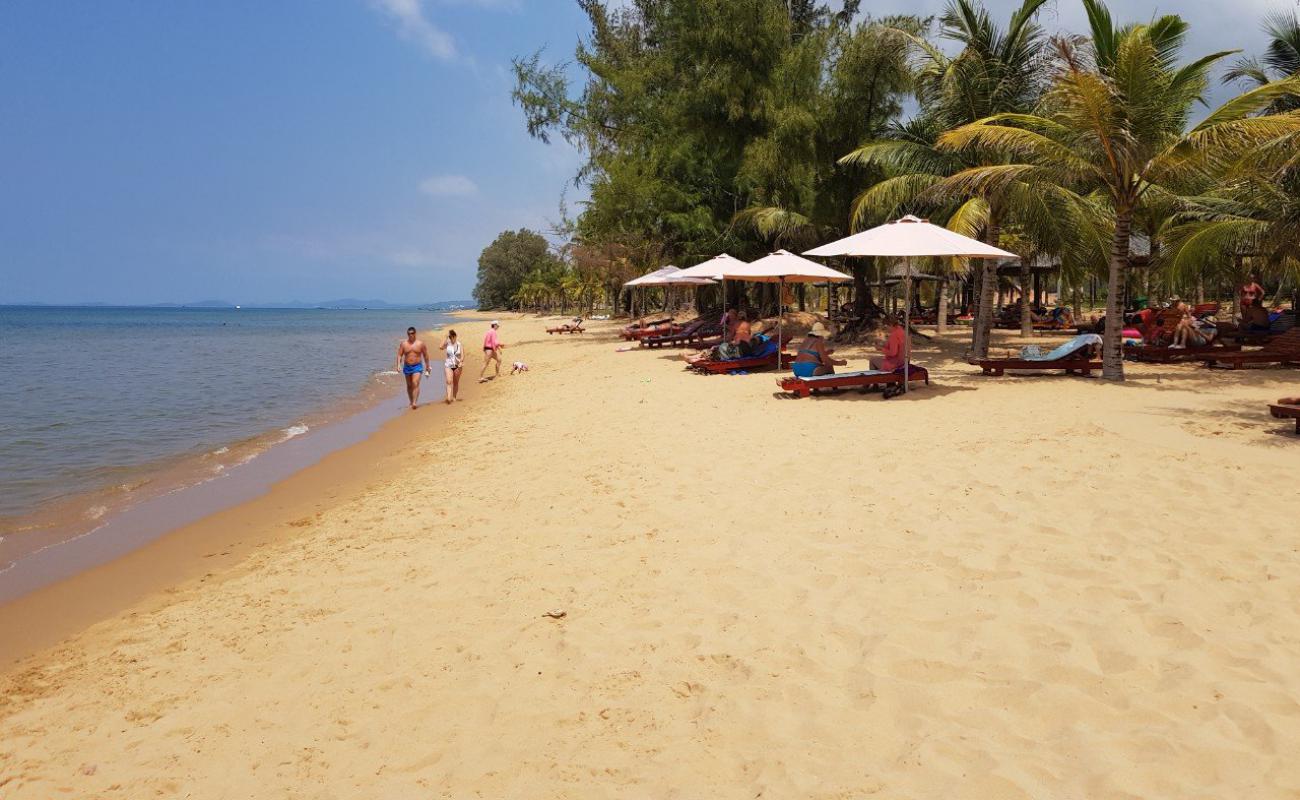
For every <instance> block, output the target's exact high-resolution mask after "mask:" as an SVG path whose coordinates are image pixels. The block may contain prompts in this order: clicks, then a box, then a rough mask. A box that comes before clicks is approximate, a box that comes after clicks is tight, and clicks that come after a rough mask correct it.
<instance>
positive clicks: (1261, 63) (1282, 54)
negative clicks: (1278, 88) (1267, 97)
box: [1223, 11, 1300, 113]
mask: <svg viewBox="0 0 1300 800" xmlns="http://www.w3.org/2000/svg"><path fill="white" fill-rule="evenodd" d="M1263 28H1264V32H1265V33H1267V34H1268V38H1269V42H1268V47H1267V48H1265V50H1264V57H1263V58H1254V57H1252V58H1239V59H1237V61H1235V62H1234V63H1233V65H1232V69H1230V70H1228V71H1227V72H1226V73H1225V74H1224V76H1223V80H1224V82H1225V83H1228V82H1233V81H1236V82H1243V83H1246V84H1247V85H1253V86H1263V85H1265V84H1268V83H1271V82H1273V81H1277V80H1282V79H1284V78H1290V77H1292V76H1294V75H1297V74H1300V17H1297V16H1296V12H1295V11H1290V12H1283V11H1278V12H1274V13H1272V14H1269V15H1268V16H1267V17H1265V18H1264V25H1263ZM1297 108H1300V100H1297V99H1296V98H1294V97H1280V98H1278V99H1277V100H1275V101H1274V102H1273V103H1271V104H1270V105H1269V108H1268V111H1269V112H1270V113H1277V112H1279V111H1294V110H1296V109H1297Z"/></svg>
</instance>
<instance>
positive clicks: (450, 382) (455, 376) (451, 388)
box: [442, 330, 465, 405]
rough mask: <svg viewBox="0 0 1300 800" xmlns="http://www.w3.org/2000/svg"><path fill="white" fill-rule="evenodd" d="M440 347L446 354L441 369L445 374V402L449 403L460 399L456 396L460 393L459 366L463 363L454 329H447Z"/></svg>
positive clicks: (462, 355)
mask: <svg viewBox="0 0 1300 800" xmlns="http://www.w3.org/2000/svg"><path fill="white" fill-rule="evenodd" d="M442 349H443V352H444V353H446V354H447V355H446V360H445V361H443V362H442V371H443V373H444V374H446V376H447V403H448V405H450V404H451V403H452V402H454V401H456V400H459V399H460V398H459V397H457V395H458V394H460V373H461V367H463V366H464V365H465V355H464V352H463V351H462V350H461V347H460V342H459V341H458V340H457V339H456V332H455V331H453V330H449V331H447V338H445V339H443V340H442Z"/></svg>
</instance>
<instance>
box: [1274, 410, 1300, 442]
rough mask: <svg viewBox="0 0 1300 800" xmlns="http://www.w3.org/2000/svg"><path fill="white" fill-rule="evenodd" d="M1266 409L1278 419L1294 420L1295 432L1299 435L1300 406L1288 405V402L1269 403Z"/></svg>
mask: <svg viewBox="0 0 1300 800" xmlns="http://www.w3.org/2000/svg"><path fill="white" fill-rule="evenodd" d="M1268 410H1269V413H1271V414H1272V415H1273V416H1275V417H1277V418H1278V419H1293V420H1295V432H1296V434H1297V435H1300V406H1297V405H1290V404H1289V403H1271V404H1270V405H1269V407H1268Z"/></svg>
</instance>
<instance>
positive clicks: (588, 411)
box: [0, 316, 1300, 800]
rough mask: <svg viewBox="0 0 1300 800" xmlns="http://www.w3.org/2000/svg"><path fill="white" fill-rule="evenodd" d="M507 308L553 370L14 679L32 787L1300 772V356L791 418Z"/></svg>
mask: <svg viewBox="0 0 1300 800" xmlns="http://www.w3.org/2000/svg"><path fill="white" fill-rule="evenodd" d="M502 319H503V334H502V338H503V340H504V341H505V342H506V343H507V345H508V346H509V347H510V349H509V350H507V354H508V355H507V358H508V359H509V360H514V359H516V358H518V359H521V360H524V361H527V362H528V363H529V365H530V367H531V368H532V369H531V371H530V372H529V373H527V374H526V375H523V376H518V377H512V378H507V379H504V380H502V381H498V382H495V383H493V384H489V385H488V386H487V387H485V388H486V390H480V389H482V388H484V387H479V386H478V385H477V384H474V383H470V384H466V389H467V391H466V395H467V397H469V398H470V399H468V400H467V401H466V403H465V404H464V405H465V406H466V409H465V411H464V412H463V413H451V414H447V415H441V416H442V419H437V418H436V417H435V415H432V414H431V415H429V416H428V417H424V416H423V415H424V411H423V410H422V411H421V412H419V413H417V414H411V415H408V416H406V417H404V418H402V419H399V420H396V421H394V423H393V424H391V425H390V426H388V427H386V428H385V429H383V430H382V431H380V433H379V434H378V435H377V436H376V437H372V439H370V440H367V442H365V443H362V444H361V445H359V446H358V447H357V448H356V449H354V450H350V451H348V453H349V455H348V456H347V457H339V458H332V459H331V458H327V459H326V460H325V461H323V462H322V463H321V464H320V465H317V467H314V468H312V469H311V470H308V471H305V472H304V473H301V474H299V475H298V476H295V477H293V478H290V479H289V480H288V481H286V482H285V483H284V484H282V485H280V486H278V487H277V488H276V490H275V491H274V492H273V493H272V494H273V495H275V497H276V498H277V499H276V501H275V502H272V501H271V500H269V499H267V498H263V499H262V500H260V501H254V502H253V503H250V504H246V505H244V506H241V507H239V508H238V509H234V510H232V511H230V512H225V513H224V514H223V515H218V516H217V517H214V518H211V519H210V520H207V521H206V523H207V529H206V533H207V534H208V535H210V536H212V537H213V538H212V541H213V542H238V544H237V545H236V546H235V548H234V549H231V550H230V551H228V552H227V551H216V550H212V551H207V552H212V553H214V555H213V556H212V557H211V558H209V559H206V560H201V561H199V559H201V557H202V556H203V555H205V554H206V553H205V552H203V551H202V550H199V551H196V552H195V553H193V554H192V555H193V556H194V558H195V560H196V561H197V562H198V563H199V567H198V569H197V570H196V571H195V573H194V575H193V576H192V578H189V579H186V580H183V581H182V580H177V581H173V583H172V585H170V586H168V587H166V588H164V589H163V590H162V591H159V592H156V593H154V594H151V595H149V596H148V597H147V598H145V599H143V600H139V601H137V602H134V603H130V604H128V607H126V608H125V609H124V610H123V611H120V612H116V613H113V614H111V615H110V618H106V619H104V620H103V621H102V622H100V623H97V624H94V625H91V626H90V627H88V628H85V629H84V630H81V631H80V632H77V633H75V634H73V635H71V636H69V637H67V638H65V639H63V640H62V641H61V642H60V643H59V644H57V645H55V646H53V647H51V648H48V649H45V650H43V651H41V652H40V653H38V654H36V655H34V656H33V657H30V658H27V659H25V660H23V661H22V662H21V663H20V664H18V665H16V666H15V668H13V669H11V670H9V671H8V672H4V673H2V674H0V687H3V689H2V690H0V740H3V741H5V742H6V745H7V747H4V748H0V781H7V783H5V784H4V790H5V791H6V792H7V793H8V794H6V797H9V796H10V795H12V797H13V800H27V799H28V798H31V799H32V800H43V799H44V798H47V797H51V796H57V795H60V794H68V795H69V796H73V795H76V796H81V795H85V796H101V795H104V796H111V795H114V794H123V793H124V794H126V795H130V796H136V795H152V794H160V795H166V796H183V795H186V794H191V795H194V796H202V795H205V794H211V793H212V792H213V788H212V787H216V786H219V787H221V788H222V791H224V792H225V793H226V794H229V795H231V796H238V797H247V798H264V797H265V798H271V797H284V796H290V795H292V796H316V795H319V796H322V797H325V796H358V797H360V796H393V797H407V796H412V797H414V796H428V795H430V794H433V795H437V794H439V793H440V792H441V793H442V794H444V795H446V796H449V797H450V796H455V797H459V796H484V797H513V796H539V797H540V796H544V797H572V796H617V797H642V796H651V795H654V794H656V793H658V794H664V793H665V792H666V793H669V794H673V793H676V794H684V795H689V796H711V797H723V798H730V797H736V798H740V797H749V798H752V797H756V796H760V795H761V796H764V797H832V796H835V797H850V796H855V797H856V796H865V795H872V794H877V795H880V796H891V797H893V796H899V797H903V796H906V797H935V796H953V797H960V798H972V800H973V799H974V798H986V797H999V798H1030V797H1074V796H1085V795H1086V796H1089V797H1183V796H1194V795H1212V796H1216V797H1217V796H1223V797H1235V796H1251V797H1284V796H1290V795H1291V794H1293V793H1294V788H1295V787H1297V786H1300V766H1298V765H1297V764H1296V763H1295V761H1294V759H1291V758H1290V757H1289V753H1291V752H1294V751H1295V750H1296V749H1297V748H1298V747H1300V706H1297V704H1296V702H1295V698H1296V697H1298V696H1300V677H1297V676H1296V675H1295V674H1294V670H1291V669H1289V665H1291V664H1294V663H1295V661H1296V659H1297V658H1300V614H1297V612H1296V608H1297V603H1298V602H1300V594H1297V591H1298V590H1297V587H1300V555H1298V554H1297V551H1296V549H1295V546H1294V542H1293V541H1292V539H1291V537H1288V536H1287V535H1286V528H1285V525H1281V527H1279V523H1278V522H1277V520H1289V519H1293V518H1294V517H1295V516H1296V515H1297V514H1300V497H1298V496H1297V495H1296V494H1295V492H1294V491H1293V488H1294V487H1293V484H1294V480H1293V474H1294V470H1293V462H1294V457H1295V452H1296V448H1297V447H1298V446H1300V442H1297V441H1296V439H1295V437H1294V435H1293V434H1291V433H1290V425H1289V424H1288V423H1285V422H1281V421H1276V420H1271V418H1270V417H1268V414H1267V409H1266V406H1265V405H1264V404H1265V403H1266V402H1270V401H1272V400H1274V399H1275V398H1276V397H1277V396H1280V395H1281V394H1284V393H1285V392H1286V391H1287V389H1288V388H1289V387H1290V386H1291V385H1292V384H1293V381H1294V379H1295V373H1294V372H1293V371H1288V370H1243V371H1240V372H1218V371H1215V372H1211V371H1209V370H1205V369H1202V368H1199V367H1197V366H1194V365H1184V366H1163V365H1134V366H1133V367H1132V370H1131V372H1130V380H1129V381H1128V382H1127V383H1125V384H1124V385H1114V384H1108V383H1105V382H1102V381H1100V380H1097V379H1085V378H1066V377H1061V376H1046V377H1026V378H1006V379H1000V378H985V377H982V376H980V375H979V374H978V369H977V368H974V367H971V366H970V365H967V364H964V363H962V362H960V361H959V355H960V351H961V349H962V347H963V346H964V340H963V337H962V335H961V334H960V333H958V334H954V335H950V336H948V337H946V338H942V337H941V338H937V339H936V340H934V341H929V342H924V343H921V342H918V343H917V344H916V345H915V357H914V360H915V361H916V362H917V363H919V364H921V365H923V366H925V367H927V368H928V369H929V371H930V376H931V385H930V386H928V387H925V388H917V389H916V390H914V391H913V392H911V393H909V394H907V395H904V396H900V397H895V398H892V399H890V400H888V401H884V400H882V399H881V398H880V396H879V395H878V394H877V395H859V394H857V393H847V394H842V395H839V396H825V397H822V398H809V399H799V400H796V399H791V398H789V397H785V396H779V395H777V394H776V392H775V389H776V387H775V386H774V385H773V383H774V375H773V373H771V372H766V373H755V374H752V375H735V376H722V375H718V376H701V375H697V374H692V373H689V372H687V371H685V370H683V368H682V358H681V356H682V354H681V352H680V351H674V352H662V351H655V350H642V349H638V350H634V351H629V352H620V349H621V348H622V346H623V343H621V342H618V341H617V340H616V339H615V336H614V330H615V328H616V324H611V323H594V324H592V325H591V326H590V327H591V331H590V332H589V333H587V334H582V335H580V336H565V337H548V336H547V335H546V334H545V332H544V328H545V327H546V325H547V324H548V322H547V321H546V320H541V319H536V318H528V319H511V318H510V317H508V316H503V317H502ZM456 328H457V329H458V331H460V332H461V333H462V334H463V335H465V337H466V341H467V342H469V343H471V344H472V343H474V339H473V337H474V336H476V335H478V334H476V333H475V332H473V331H474V330H475V326H474V324H473V323H462V321H460V320H458V321H457V323H456ZM477 330H478V331H481V328H477ZM998 336H999V346H1001V345H1005V344H1007V343H1010V342H1013V341H1015V338H1014V337H1013V336H1008V335H1002V334H999V335H998ZM868 351H869V348H867V347H859V346H845V347H843V348H842V349H841V350H840V351H839V355H841V356H842V357H845V358H847V359H848V360H849V362H850V364H849V367H848V369H853V368H855V367H857V366H858V365H860V364H862V363H863V361H864V360H865V358H866V357H867V355H868ZM478 364H481V362H478ZM469 368H470V379H471V380H473V379H474V376H476V374H477V368H478V365H477V364H476V363H475V362H474V361H473V360H471V361H470V362H469ZM471 393H472V394H471ZM1153 467H1154V468H1155V470H1154V471H1153ZM1242 509H1245V510H1246V513H1242ZM189 538H190V537H188V536H185V537H182V536H170V537H167V538H166V539H165V540H163V541H172V542H176V541H185V540H188V539H189ZM161 556H162V554H161V553H159V552H157V551H155V557H156V558H155V563H164V562H162V561H160V560H157V559H159V558H161ZM205 573H206V574H205ZM82 588H83V589H84V590H86V591H93V590H94V585H93V584H92V583H83V584H82ZM559 612H563V613H559ZM250 742H252V743H254V744H255V746H254V747H253V749H252V750H250V745H249V743H250ZM954 787H955V788H954Z"/></svg>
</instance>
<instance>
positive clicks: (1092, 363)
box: [973, 333, 1101, 377]
mask: <svg viewBox="0 0 1300 800" xmlns="http://www.w3.org/2000/svg"><path fill="white" fill-rule="evenodd" d="M1100 346H1101V337H1100V336H1098V335H1097V334H1095V333H1082V334H1079V335H1078V336H1076V337H1074V338H1073V339H1071V340H1070V341H1068V342H1066V343H1065V344H1063V345H1061V346H1060V347H1058V348H1056V349H1055V350H1053V351H1051V352H1050V353H1046V354H1044V355H1039V356H1033V355H1027V354H1026V355H1022V356H1021V357H1020V358H986V359H981V360H979V361H975V362H973V363H974V364H976V365H978V366H979V368H980V369H981V370H983V374H985V375H992V376H994V377H1001V376H1002V375H1005V374H1006V373H1007V372H1028V371H1034V372H1040V371H1049V370H1051V371H1055V370H1064V372H1065V374H1067V375H1084V376H1087V375H1091V374H1092V371H1093V370H1099V369H1101V360H1100V359H1098V358H1097V357H1096V356H1095V355H1093V352H1095V351H1096V349H1097V348H1099V347H1100Z"/></svg>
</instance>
